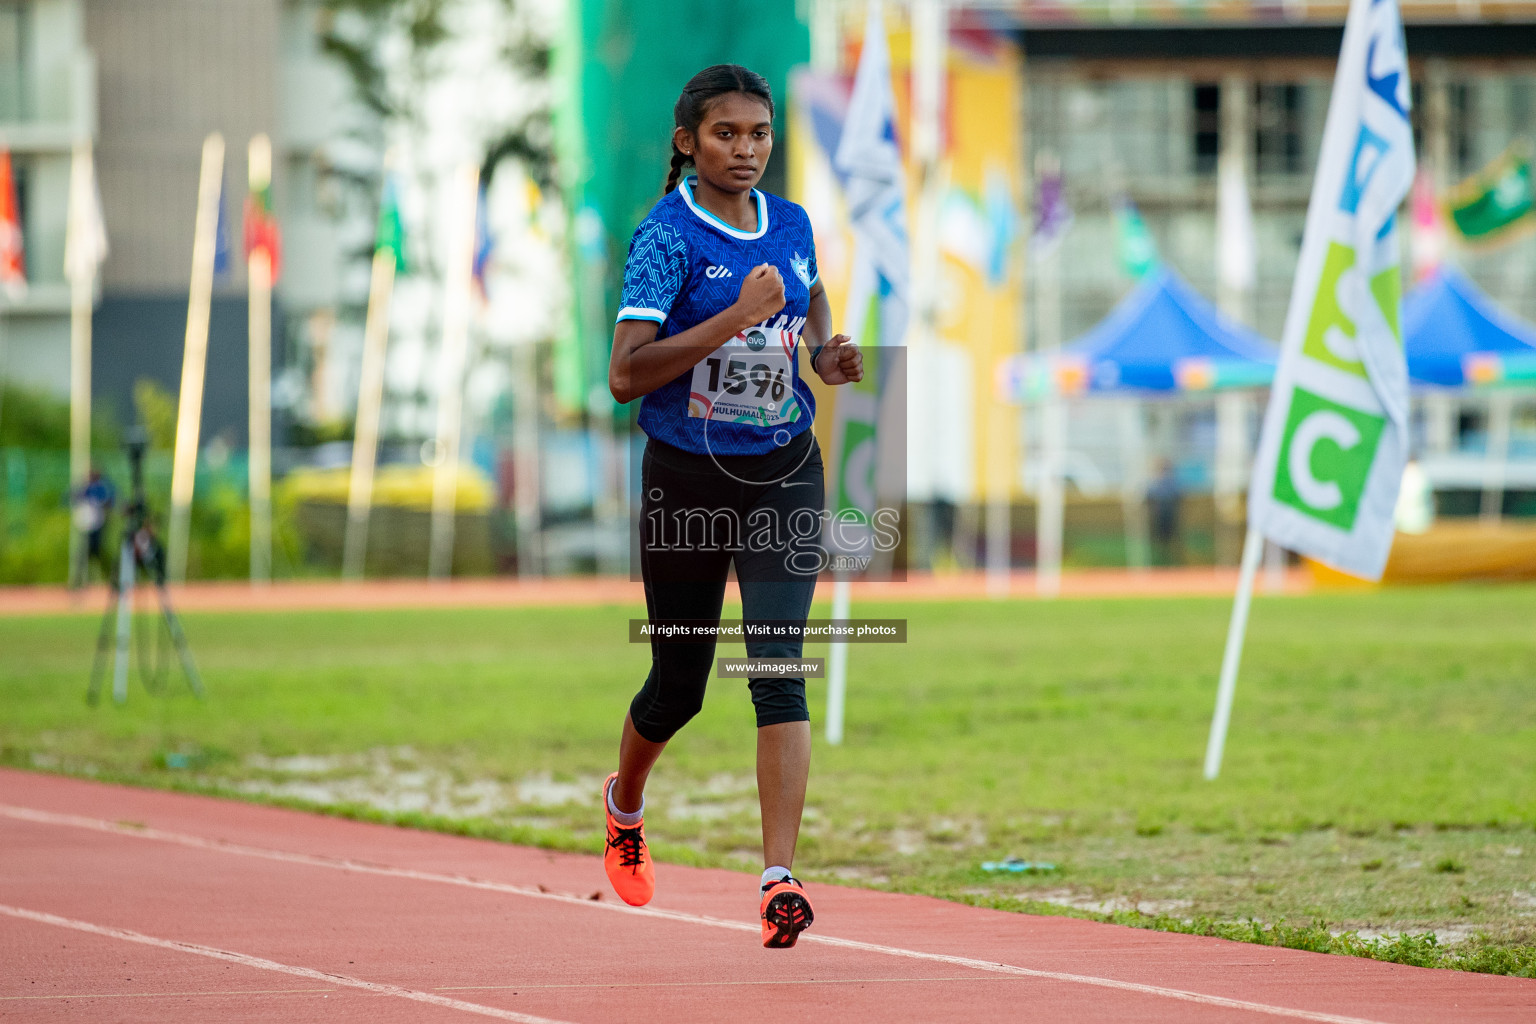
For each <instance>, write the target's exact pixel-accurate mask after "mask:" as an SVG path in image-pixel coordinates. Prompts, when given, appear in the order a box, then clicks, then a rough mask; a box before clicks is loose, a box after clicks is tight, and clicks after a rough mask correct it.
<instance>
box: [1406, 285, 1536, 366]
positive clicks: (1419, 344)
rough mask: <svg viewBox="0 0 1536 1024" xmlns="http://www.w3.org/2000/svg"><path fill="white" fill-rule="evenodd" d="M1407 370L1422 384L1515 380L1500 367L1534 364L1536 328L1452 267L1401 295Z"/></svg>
mask: <svg viewBox="0 0 1536 1024" xmlns="http://www.w3.org/2000/svg"><path fill="white" fill-rule="evenodd" d="M1403 347H1404V349H1405V350H1406V354H1407V356H1408V375H1409V377H1411V378H1412V379H1413V380H1414V381H1416V382H1418V383H1420V384H1430V385H1435V386H1439V387H1448V388H1454V387H1462V386H1464V385H1468V384H1493V383H1498V382H1500V381H1503V380H1506V379H1508V380H1511V381H1512V380H1513V379H1515V378H1516V377H1518V376H1519V374H1518V373H1506V372H1504V367H1505V365H1506V364H1509V365H1510V366H1512V367H1515V368H1519V367H1522V366H1526V365H1530V364H1532V363H1536V327H1532V326H1531V325H1530V324H1527V323H1524V322H1522V321H1520V320H1517V319H1516V318H1514V317H1512V316H1510V315H1509V314H1508V313H1506V312H1504V311H1503V310H1502V309H1500V308H1499V307H1498V306H1496V305H1495V304H1494V302H1493V300H1492V299H1490V298H1489V297H1488V296H1487V295H1485V294H1484V293H1483V292H1482V291H1480V290H1479V289H1478V287H1477V286H1476V285H1475V284H1473V283H1472V282H1471V281H1469V280H1468V279H1467V277H1466V275H1464V274H1462V273H1461V272H1460V271H1459V270H1456V269H1455V268H1453V267H1441V268H1440V269H1439V270H1437V271H1436V272H1435V274H1434V276H1433V277H1431V278H1430V279H1429V280H1427V281H1425V282H1424V283H1423V284H1421V285H1419V286H1418V287H1417V288H1415V289H1414V290H1413V291H1411V292H1409V293H1408V295H1407V296H1406V297H1405V298H1404V299H1403Z"/></svg>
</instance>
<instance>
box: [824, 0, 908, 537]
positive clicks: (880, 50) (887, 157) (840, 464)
mask: <svg viewBox="0 0 1536 1024" xmlns="http://www.w3.org/2000/svg"><path fill="white" fill-rule="evenodd" d="M833 166H834V167H835V168H836V170H837V172H838V175H839V177H840V178H841V179H842V181H843V183H844V190H845V192H846V195H847V200H848V214H849V219H850V221H851V222H852V228H853V237H854V256H853V273H852V280H851V282H850V286H849V300H848V315H847V317H846V318H845V320H844V323H845V325H846V329H847V333H848V335H849V336H850V337H851V338H852V339H853V340H854V342H856V343H858V344H859V345H861V346H863V347H864V360H865V362H864V379H863V381H861V382H860V383H857V384H846V385H843V386H842V387H839V388H838V389H837V407H836V411H835V412H834V414H833V430H832V461H833V467H834V472H835V473H836V476H835V478H834V479H835V483H834V485H833V488H834V489H833V490H832V493H831V494H830V495H829V502H828V504H829V507H830V510H831V511H832V512H833V513H834V514H836V515H839V516H842V517H843V518H842V522H843V524H845V525H844V526H843V527H842V528H841V529H837V530H833V531H830V534H831V538H830V541H829V543H828V544H827V547H828V549H829V550H832V551H841V552H843V553H845V554H848V555H853V556H855V557H859V556H862V555H868V554H869V553H870V547H869V533H870V531H869V527H870V520H871V517H872V516H873V515H874V512H875V507H876V503H877V501H878V499H879V498H880V497H884V496H886V494H885V492H886V491H887V490H888V487H889V484H888V481H889V472H890V471H889V469H887V471H886V472H882V458H881V456H882V454H886V455H887V456H888V453H889V451H890V448H889V446H882V445H881V444H880V436H879V431H878V430H877V424H878V422H879V418H880V411H881V407H882V404H884V403H883V402H882V399H883V398H884V397H885V391H884V385H885V384H886V382H887V377H888V374H889V371H890V369H891V365H890V361H889V360H887V359H883V358H881V356H880V354H879V353H878V351H877V350H878V349H880V348H892V347H895V346H900V345H903V344H904V343H905V340H906V333H907V290H908V278H909V276H910V256H909V253H908V248H907V208H906V178H905V172H904V170H903V168H902V163H901V151H900V150H899V148H898V147H897V142H896V100H895V97H894V96H893V95H892V92H891V58H890V52H889V49H888V47H887V43H886V38H885V26H884V24H883V22H882V20H881V16H880V4H878V3H871V4H870V5H869V20H868V23H867V24H866V26H865V29H864V49H863V52H862V53H861V55H860V57H859V68H858V71H857V73H856V74H855V75H854V80H853V95H852V97H851V98H850V99H849V101H848V116H847V120H846V121H845V122H844V124H843V130H842V134H841V136H840V138H839V139H838V144H837V153H836V154H835V155H834V157H833ZM855 519H856V520H857V522H858V524H859V525H860V526H862V527H863V528H864V529H862V530H861V529H853V530H850V529H848V528H847V524H849V523H850V520H855Z"/></svg>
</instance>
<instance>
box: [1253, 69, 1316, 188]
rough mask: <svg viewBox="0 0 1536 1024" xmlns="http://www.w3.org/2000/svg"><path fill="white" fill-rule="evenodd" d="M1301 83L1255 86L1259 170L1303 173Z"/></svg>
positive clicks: (1274, 172) (1254, 128)
mask: <svg viewBox="0 0 1536 1024" xmlns="http://www.w3.org/2000/svg"><path fill="white" fill-rule="evenodd" d="M1303 99H1304V97H1303V93H1302V87H1301V86H1299V85H1292V84H1286V83H1278V82H1277V83H1267V82H1266V83H1261V84H1260V85H1259V86H1258V87H1257V88H1256V89H1255V90H1254V104H1253V116H1254V125H1253V150H1254V153H1255V155H1256V157H1257V167H1256V169H1257V171H1258V173H1260V174H1304V173H1306V171H1307V167H1306V165H1305V155H1304V150H1305V147H1304V145H1303V138H1304V136H1303V132H1304V129H1305V123H1306V121H1305V108H1304V106H1303Z"/></svg>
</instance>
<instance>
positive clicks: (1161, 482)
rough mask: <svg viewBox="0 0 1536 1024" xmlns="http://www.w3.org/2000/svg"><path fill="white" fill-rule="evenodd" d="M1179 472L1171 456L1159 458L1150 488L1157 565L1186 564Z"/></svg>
mask: <svg viewBox="0 0 1536 1024" xmlns="http://www.w3.org/2000/svg"><path fill="white" fill-rule="evenodd" d="M1181 498H1182V495H1181V494H1180V491H1179V475H1178V473H1177V472H1175V470H1174V468H1173V460H1172V459H1159V460H1158V462H1157V478H1156V479H1154V480H1153V481H1152V485H1151V486H1150V487H1148V488H1147V501H1148V502H1149V503H1150V504H1151V506H1152V546H1153V550H1154V553H1155V554H1154V558H1155V560H1156V562H1157V564H1158V565H1183V564H1184V544H1183V537H1182V536H1181V534H1180V531H1179V502H1180V500H1181Z"/></svg>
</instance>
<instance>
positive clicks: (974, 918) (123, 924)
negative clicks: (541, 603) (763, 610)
mask: <svg viewBox="0 0 1536 1024" xmlns="http://www.w3.org/2000/svg"><path fill="white" fill-rule="evenodd" d="M21 796H24V797H25V800H23V801H21V802H18V797H21ZM0 803H5V804H7V805H10V806H11V807H18V806H20V807H23V814H32V815H33V817H34V818H36V819H45V818H47V817H48V816H68V815H76V816H78V817H80V818H83V819H86V820H88V821H94V822H96V825H94V826H91V825H87V824H85V823H84V822H81V821H76V822H73V823H60V822H58V821H47V820H26V819H25V818H24V817H16V816H15V815H14V813H12V814H0V833H3V839H0V879H3V880H4V884H0V902H5V903H8V904H11V905H14V906H21V907H31V908H34V909H39V910H43V911H45V912H49V913H57V914H60V915H63V916H72V917H75V918H76V919H78V920H81V921H86V922H91V923H98V924H103V925H105V926H107V927H118V928H124V929H129V930H136V931H142V932H145V933H148V934H151V935H156V936H164V937H167V938H170V939H173V940H175V941H190V942H196V943H202V944H206V945H209V946H213V947H219V948H230V949H236V950H239V951H241V952H243V953H248V954H250V955H253V956H263V957H268V958H270V959H273V960H277V961H282V962H285V963H292V964H297V965H302V966H307V967H312V968H314V969H317V970H322V971H336V972H341V973H347V972H352V973H354V974H356V975H357V976H359V977H361V978H364V979H368V980H378V981H379V982H381V983H388V984H397V985H401V986H404V987H413V988H417V989H420V990H423V991H433V992H446V991H449V990H453V991H459V992H461V993H462V992H471V991H473V992H474V995H473V996H466V997H465V998H472V999H473V1000H475V1001H477V1002H485V1003H488V1004H494V1005H497V1006H500V1007H502V1008H505V1009H514V1008H515V1009H516V1010H517V1011H519V1012H524V1013H529V1014H535V1015H543V1016H548V1017H551V1018H554V1019H561V1020H570V1021H577V1022H583V1024H584V1022H585V1021H587V1020H593V1021H596V1020H605V1019H611V1016H612V1015H613V1014H614V1013H616V1012H618V1013H622V1015H623V1016H624V1017H625V1019H628V1020H661V1019H674V1020H677V1019H704V1020H707V1019H721V1018H722V1017H723V1016H726V1015H727V1014H722V1013H721V1008H722V1006H730V1005H732V1004H733V1001H736V1000H741V999H743V998H747V999H751V1000H753V1002H754V1004H755V1003H756V1002H757V1001H759V1000H769V1001H770V1002H771V1005H773V1006H774V1007H775V1012H776V1014H779V1013H780V1012H781V1011H782V1014H781V1015H782V1016H783V1019H810V1018H811V1017H813V1016H817V1015H826V1014H831V1015H833V1017H834V1019H835V1018H839V1017H848V1016H849V1013H850V1012H853V1015H854V1016H863V1015H870V1016H876V1015H878V1016H880V1017H881V1018H882V1019H887V1020H924V1019H933V1010H934V1007H935V1006H938V1005H945V1006H955V1007H957V1008H959V1007H964V1008H965V1015H966V1017H967V1019H976V1020H984V1019H998V1020H1003V1019H1014V1018H1015V1017H1016V1012H1017V1008H1018V1006H1020V1005H1022V1004H1027V1005H1028V1006H1029V1007H1030V1008H1031V1010H1032V1012H1034V1013H1042V1014H1043V1013H1049V1015H1050V1016H1051V1017H1052V1018H1059V1019H1061V1020H1065V1021H1077V1020H1099V1019H1105V1020H1108V1019H1125V1018H1127V1017H1129V1018H1133V1019H1138V1020H1170V1021H1172V1020H1180V1021H1184V1020H1191V1021H1201V1020H1234V1019H1235V1020H1250V1019H1251V1020H1271V1021H1272V1020H1277V1019H1284V1018H1282V1017H1280V1016H1276V1015H1275V1014H1274V1013H1273V1012H1257V1011H1256V1010H1248V1009H1241V1008H1239V1007H1236V1006H1234V1005H1233V1004H1232V1003H1231V1002H1228V1000H1238V1001H1244V1002H1258V1003H1267V1004H1270V1005H1271V1006H1273V1007H1275V1008H1278V1009H1280V1010H1282V1011H1290V1012H1288V1013H1285V1017H1289V1018H1290V1019H1313V1020H1328V1019H1339V1018H1349V1017H1354V1018H1357V1019H1364V1020H1379V1021H1386V1022H1389V1024H1410V1022H1411V1024H1416V1022H1418V1021H1425V1022H1427V1021H1431V1020H1444V1019H1450V1018H1459V1019H1469V1018H1468V1017H1467V1016H1466V1010H1467V1008H1468V1007H1471V1006H1476V1007H1478V1013H1477V1019H1479V1020H1511V1021H1514V1020H1530V1019H1532V1014H1533V1012H1536V983H1531V982H1526V981H1520V980H1517V979H1507V978H1490V977H1487V976H1478V975H1464V974H1459V973H1457V972H1441V971H1421V970H1417V969H1414V968H1404V967H1398V966H1396V965H1387V964H1377V963H1372V962H1369V961H1358V960H1353V959H1351V958H1342V957H1325V956H1320V955H1316V954H1306V953H1299V952H1296V951H1290V950H1275V949H1270V948H1267V947H1255V946H1249V945H1243V944H1238V943H1228V942H1222V941H1221V940H1213V939H1198V938H1193V937H1189V936H1171V935H1164V934H1160V933H1153V932H1144V931H1136V930H1133V929H1125V928H1115V927H1111V926H1105V925H1097V924H1094V923H1091V922H1082V921H1075V920H1071V919H1064V918H1031V917H1026V916H1024V915H1017V914H1006V913H1001V912H995V911H984V910H976V909H973V908H966V907H960V906H956V905H953V904H948V903H943V902H941V901H936V900H928V899H923V898H919V897H903V896H894V895H890V894H882V893H870V892H865V891H860V890H853V889H845V888H841V887H835V886H818V887H816V890H815V895H816V899H817V909H818V917H819V921H818V926H817V928H816V929H813V931H812V932H811V933H808V935H807V939H810V938H811V937H812V936H816V937H817V938H819V939H821V940H822V941H820V942H816V943H812V942H809V941H803V942H802V945H801V946H800V947H798V948H797V949H796V950H794V951H791V952H790V953H787V954H785V953H768V952H766V951H763V950H761V949H760V948H758V947H757V946H756V943H755V938H754V935H755V930H756V929H755V925H754V924H753V922H752V916H751V915H752V914H753V913H754V912H755V906H751V905H749V904H750V903H751V900H750V888H751V887H750V881H749V880H748V881H744V879H745V878H746V876H743V875H741V874H737V873H732V872H722V871H700V870H695V869H687V868H678V867H674V866H671V865H662V866H661V872H660V873H661V879H662V886H663V889H662V892H663V895H662V897H659V898H658V904H659V907H658V909H659V910H660V911H661V912H662V913H661V914H643V913H642V914H636V913H633V912H632V911H630V910H629V909H628V908H623V909H619V905H618V904H615V903H613V902H612V899H611V897H607V898H606V899H605V900H600V901H598V902H597V903H596V904H593V903H591V902H590V901H587V900H585V899H583V898H582V897H583V896H585V895H590V894H591V893H592V892H594V891H596V892H601V891H602V889H601V888H600V886H604V880H603V878H602V874H601V868H600V867H599V866H598V865H597V863H596V861H595V859H594V858H588V857H578V856H571V855H560V854H551V853H547V852H544V851H530V850H522V849H519V848H515V847H507V846H504V845H501V844H494V843H486V842H480V841H475V840H467V839H462V838H458V837H450V836H441V835H432V834H426V833H415V832H409V831H406V830H400V829H391V828H384V827H379V826H371V825H363V824H359V823H355V822H345V821H338V820H336V819H328V818H321V817H316V816H312V815H304V814H299V813H296V812H290V811H284V810H279V809H274V808H264V807H255V806H251V805H246V804H232V803H226V802H222V801H215V800H209V799H207V798H201V797H189V796H184V795H179V794H169V793H155V792H146V791H138V790H130V789H126V788H122V787H110V786H101V785H99V784H94V783H86V782H81V781H79V780H70V779H61V778H57V777H51V776H41V775H31V774H27V773H15V772H0ZM92 812H94V814H93V813H92ZM123 821H128V822H131V823H135V824H129V825H122V824H119V822H123ZM138 825H144V826H149V827H150V828H151V829H153V830H159V831H161V832H164V833H168V834H173V835H178V836H184V837H186V838H187V839H189V840H190V842H191V845H186V844H183V843H180V842H177V841H172V840H171V839H167V838H147V836H148V835H152V833H147V832H146V830H145V829H143V828H139V827H137V826H138ZM226 843H228V844H234V845H235V846H242V845H243V846H247V847H249V848H250V849H251V850H256V851H260V852H261V853H263V854H273V855H276V856H279V857H286V858H299V859H298V860H292V859H290V860H272V859H269V858H268V857H266V856H258V855H256V854H252V853H238V852H234V851H232V850H230V849H220V848H219V847H220V846H221V845H223V844H226ZM199 844H201V845H199ZM304 858H309V861H306V860H304ZM348 859H350V860H352V861H353V862H354V864H355V865H357V866H358V867H360V868H364V869H367V870H352V869H348V868H345V867H340V866H338V865H342V864H344V863H345V861H347V860H348ZM311 861H312V862H311ZM124 865H128V866H131V870H127V869H125V867H124ZM125 871H126V873H125ZM79 878H90V879H94V881H93V882H92V883H91V884H89V885H85V886H80V885H78V883H75V884H74V889H75V891H74V892H71V891H70V890H71V884H72V882H71V880H72V879H79ZM199 879H201V881H200V880H199ZM210 880H211V881H210ZM17 884H21V885H24V887H25V888H26V889H28V890H30V892H27V893H22V894H21V895H17V894H16V892H15V888H14V886H15V885H17ZM540 886H543V887H544V889H546V890H553V891H551V892H540V891H539V887H540ZM253 892H254V893H256V894H258V896H259V898H257V899H255V900H254V901H252V900H251V899H250V896H251V894H252V893H253ZM562 894H568V895H562ZM26 895H30V896H34V897H40V898H41V899H32V900H31V901H30V902H28V901H27V900H25V899H23V898H22V896H26ZM242 900H244V901H245V902H242ZM295 907H298V908H300V910H301V911H302V914H301V917H302V919H303V920H304V921H306V922H312V925H311V926H306V927H294V926H292V922H291V920H287V919H286V917H285V915H292V914H294V913H296V912H297V911H295V909H294V908H295ZM242 908H245V909H242ZM104 910H105V911H109V912H110V913H108V914H107V915H106V916H103V913H102V912H103V911H104ZM199 911H212V913H211V914H210V913H202V914H201V915H200V914H199ZM119 912H121V914H120V916H116V917H114V916H112V915H113V914H117V913H119ZM93 913H94V916H93ZM709 919H713V920H709ZM285 921H286V924H285ZM161 924H164V925H166V927H159V926H160V925H161ZM151 925H154V926H155V927H151ZM242 929H243V931H242ZM3 930H4V929H0V931H3ZM247 936H248V937H250V938H251V939H252V940H253V941H252V942H245V941H240V942H236V941H235V939H237V938H239V939H242V940H243V939H244V938H246V937H247ZM832 938H835V939H839V940H842V941H841V942H838V943H836V944H835V945H834V944H831V943H829V942H828V941H826V940H828V939H832ZM898 941H899V946H898ZM338 943H339V944H340V945H339V946H338ZM337 948H342V949H344V950H353V951H354V952H353V955H351V956H340V957H338V956H337V955H336V953H335V950H336V949H337ZM422 950H427V951H428V953H429V954H430V955H423V954H422V952H421V951H422ZM359 953H362V954H363V955H364V956H365V963H364V964H363V965H359V964H358V963H355V962H354V963H352V964H347V963H346V961H347V960H353V961H356V960H357V957H358V954H359ZM610 954H613V955H610ZM626 958H627V959H626ZM998 961H1006V964H1005V965H999V964H998ZM364 967H366V969H364ZM1052 972H1054V974H1055V975H1056V976H1055V977H1052V976H1050V974H1051V973H1052ZM1062 975H1068V976H1071V977H1061V976H1062ZM765 979H772V980H771V981H765ZM961 979H969V980H961ZM1085 979H1092V980H1091V981H1087V980H1085ZM701 981H704V982H712V983H708V984H701V983H700V982H701ZM759 983H763V984H759ZM1105 984H1109V985H1113V986H1116V987H1113V988H1106V987H1104V986H1105ZM498 986H500V987H498ZM509 986H511V987H509ZM177 987H184V986H168V988H177ZM1175 988H1182V989H1186V990H1188V991H1190V992H1194V993H1196V994H1198V995H1199V996H1200V997H1202V998H1210V999H1211V1000H1213V1002H1214V1004H1215V1005H1201V1004H1198V1003H1191V1002H1188V1001H1181V1000H1179V999H1177V998H1170V997H1169V996H1168V995H1167V994H1158V993H1157V992H1155V991H1150V990H1152V989H1175ZM510 991H516V992H517V993H518V995H516V996H511V995H508V994H507V993H508V992H510ZM744 992H745V993H747V994H746V995H743V993H744ZM0 994H9V993H0ZM3 1005H4V1004H3V1003H0V1006H3ZM410 1009H412V1010H415V1009H420V1008H418V1007H410ZM168 1019H169V1018H168ZM189 1019H190V1018H189Z"/></svg>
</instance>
